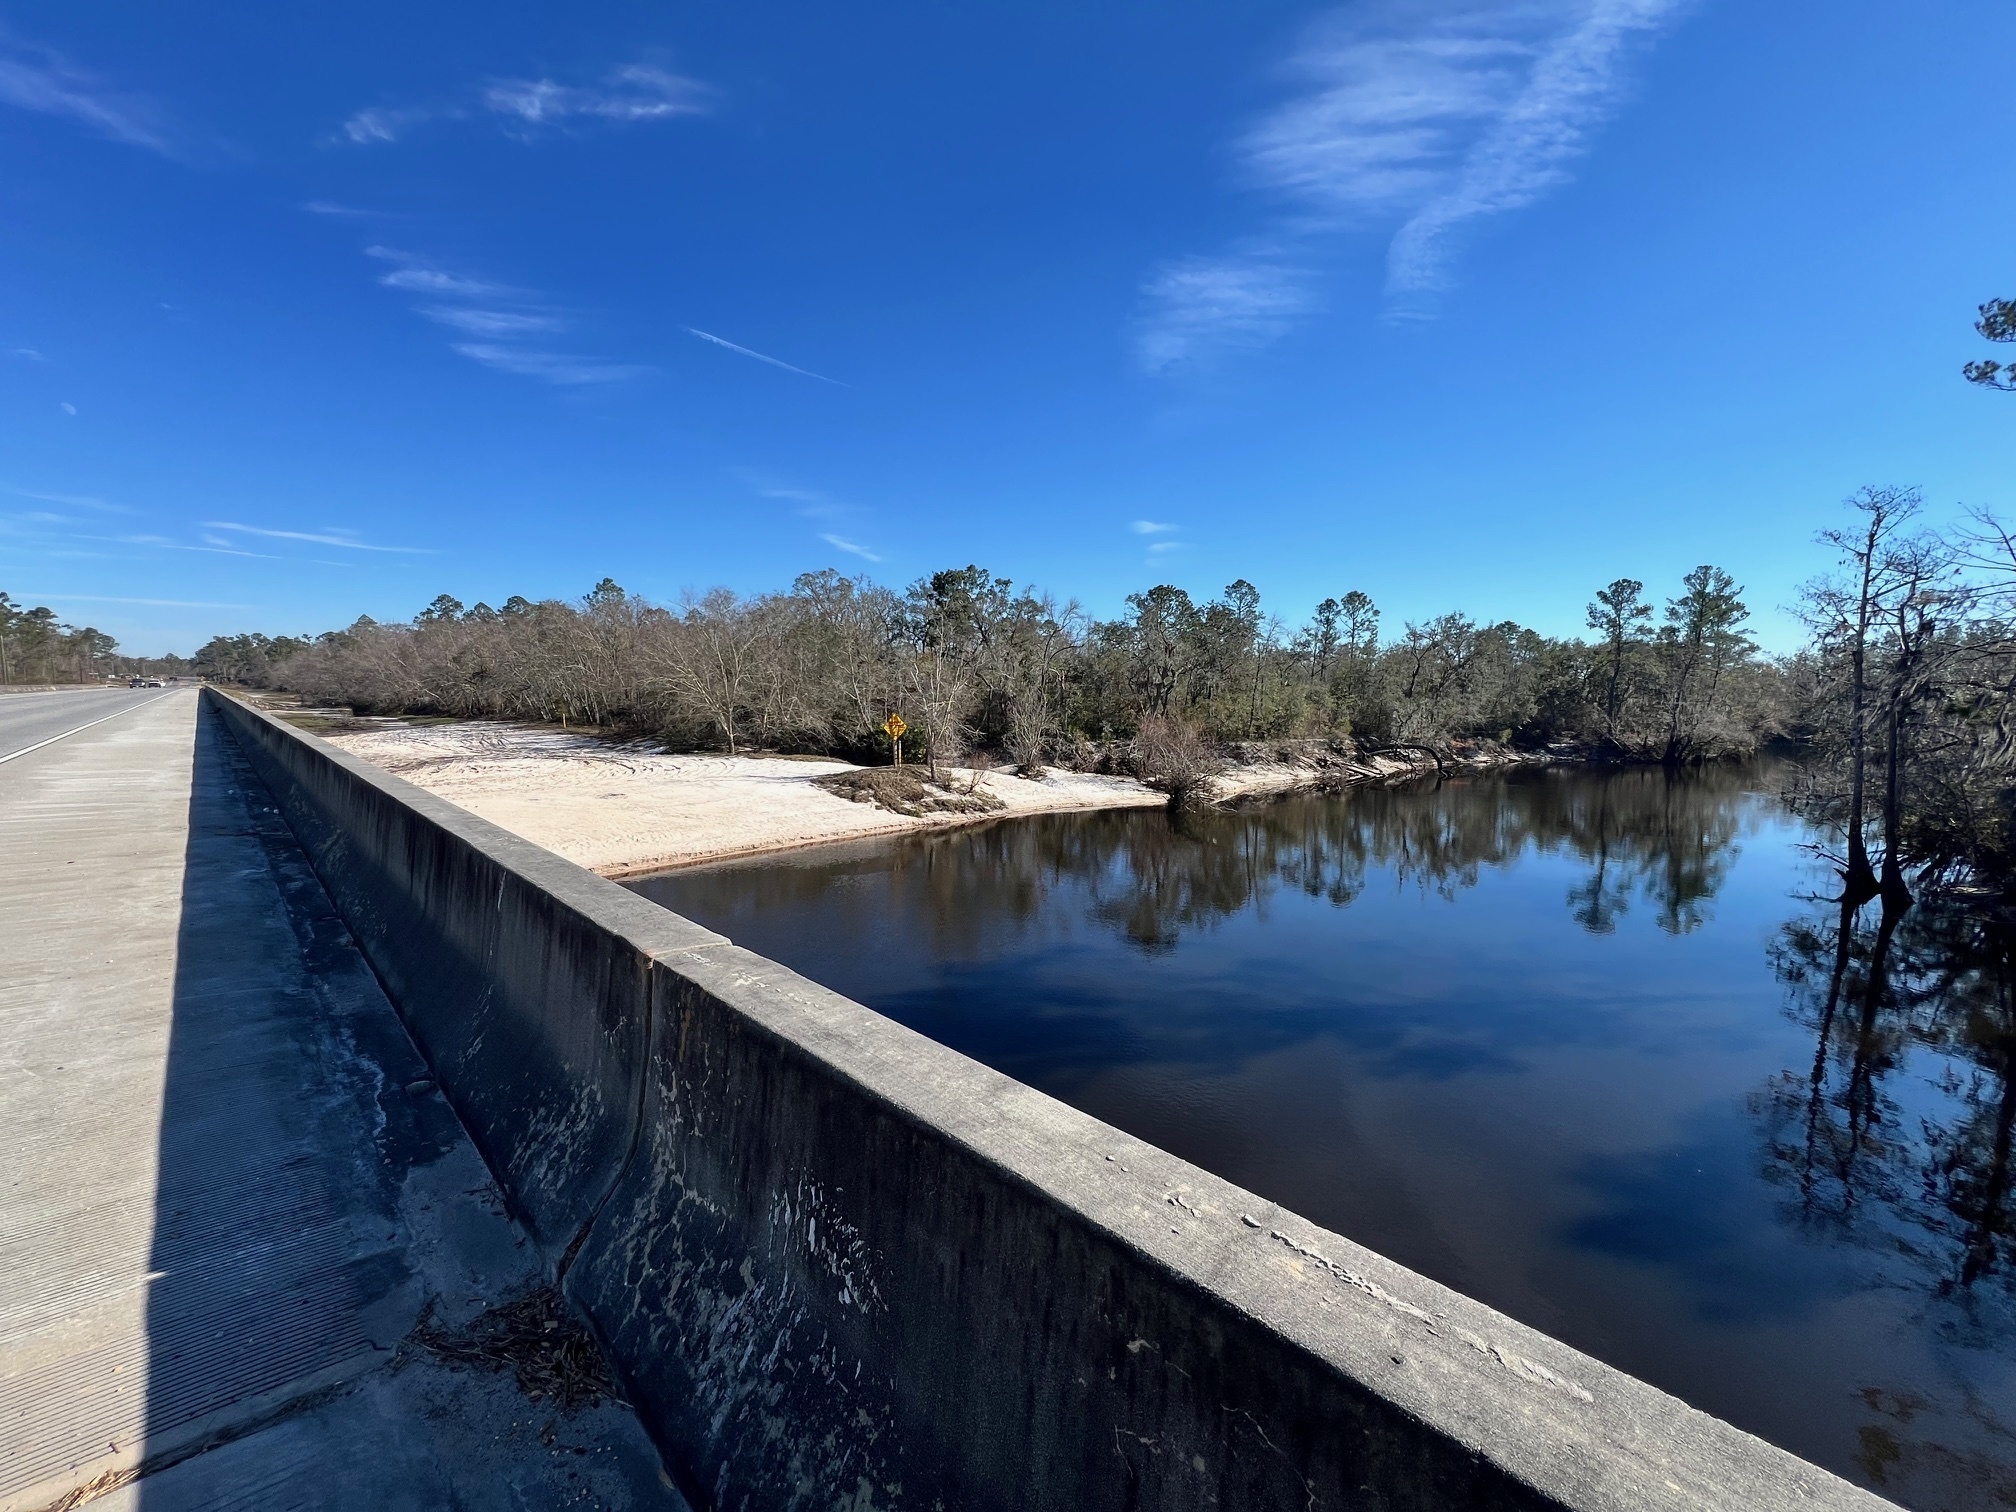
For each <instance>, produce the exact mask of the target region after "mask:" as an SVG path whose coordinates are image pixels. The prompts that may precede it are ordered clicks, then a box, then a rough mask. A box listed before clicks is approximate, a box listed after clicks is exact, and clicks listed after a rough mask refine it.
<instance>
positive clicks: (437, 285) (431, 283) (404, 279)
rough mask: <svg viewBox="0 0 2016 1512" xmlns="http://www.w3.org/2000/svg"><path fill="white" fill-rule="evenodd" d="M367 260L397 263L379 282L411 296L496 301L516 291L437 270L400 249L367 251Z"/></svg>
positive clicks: (373, 249) (383, 248)
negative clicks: (371, 258)
mask: <svg viewBox="0 0 2016 1512" xmlns="http://www.w3.org/2000/svg"><path fill="white" fill-rule="evenodd" d="M364 255H365V256H366V257H375V258H377V259H379V260H380V261H381V262H389V263H397V264H398V266H397V267H395V268H394V269H393V270H392V271H391V272H390V273H386V274H382V275H381V276H380V277H379V279H378V282H380V283H381V284H383V285H385V287H386V288H388V289H404V290H405V291H407V292H408V293H412V294H433V295H437V296H441V297H445V298H454V299H496V298H499V297H502V296H506V295H509V294H511V293H513V292H514V291H513V290H511V289H508V288H506V287H505V286H504V285H503V284H495V283H486V282H485V281H484V280H482V279H480V278H470V277H469V276H468V275H466V274H462V273H451V272H449V271H448V270H447V269H445V268H441V267H437V266H435V265H434V264H433V263H432V262H430V261H429V260H428V259H427V258H424V257H420V256H417V255H416V254H414V253H411V252H402V251H400V250H399V249H398V248H397V247H366V248H365V249H364Z"/></svg>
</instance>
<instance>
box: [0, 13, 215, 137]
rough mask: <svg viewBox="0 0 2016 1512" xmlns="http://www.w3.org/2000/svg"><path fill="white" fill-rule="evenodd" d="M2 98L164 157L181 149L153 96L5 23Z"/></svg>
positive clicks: (0, 29) (0, 55)
mask: <svg viewBox="0 0 2016 1512" xmlns="http://www.w3.org/2000/svg"><path fill="white" fill-rule="evenodd" d="M0 104H6V105H12V106H15V107H16V108H18V109H21V110H32V111H36V112H38V113H40V114H43V115H53V116H64V117H67V118H68V119H70V120H72V121H76V122H79V123H80V124H82V125H84V126H87V127H89V128H90V129H91V130H93V131H95V132H96V133H97V134H98V135H100V136H102V137H108V138H110V139H111V140H112V141H115V142H124V143H125V144H126V145H127V146H129V147H144V148H145V149H146V150H147V151H149V152H158V153H160V154H161V156H163V157H171V158H172V157H179V156H180V155H181V154H180V152H179V151H178V149H177V147H176V144H175V143H174V142H173V141H172V140H171V138H170V134H169V132H168V130H167V128H166V126H165V124H164V122H163V119H162V116H161V112H160V110H159V109H158V108H157V107H156V106H155V105H154V103H153V102H152V101H150V100H148V99H147V98H145V97H144V96H142V95H137V94H134V93H131V92H129V91H125V90H120V89H116V88H114V87H112V86H111V85H109V84H107V83H105V82H104V81H103V80H101V79H98V78H96V77H94V76H93V75H91V74H89V73H86V72H85V71H83V70H82V69H79V68H76V67H73V66H72V65H71V64H70V63H69V62H68V61H67V60H66V59H64V58H63V57H62V56H61V55H60V54H58V53H56V52H53V51H51V50H50V49H49V48H46V47H40V46H37V45H35V44H34V43H30V42H24V41H22V40H20V39H19V38H17V37H15V36H14V35H13V34H12V33H11V32H9V31H8V30H6V28H5V27H4V26H0Z"/></svg>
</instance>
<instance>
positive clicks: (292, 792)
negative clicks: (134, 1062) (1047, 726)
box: [204, 691, 1890, 1512]
mask: <svg viewBox="0 0 2016 1512" xmlns="http://www.w3.org/2000/svg"><path fill="white" fill-rule="evenodd" d="M204 701H205V706H206V708H208V709H210V710H211V711H213V712H214V713H215V714H216V715H218V716H219V717H221V718H223V719H224V720H225V722H226V724H227V726H228V727H229V728H230V729H231V730H232V731H233V733H234V734H235V735H236V736H237V738H238V740H239V743H240V744H241V746H242V747H243V748H244V749H245V751H246V753H247V755H248V756H249V757H250V759H251V761H252V763H253V765H254V767H255V769H256V770H258V772H259V773H260V775H261V777H262V779H263V780H264V781H265V783H266V785H267V786H268V788H270V789H271V791H272V793H273V796H274V798H275V800H276V801H277V802H278V804H279V806H280V808H281V810H282V812H283V813H285V814H286V816H287V819H288V822H289V823H290V825H292V827H293V829H294V832H295V834H296V835H297V836H298V837H299V839H300V840H301V842H302V844H303V846H304V847H305V848H306V850H307V852H308V854H309V857H310V858H311V860H312V861H313V863H314V866H315V868H316V870H317V872H318V873H319V874H320V876H321V878H322V880H323V883H324V885H325V886H326V887H327V888H328V891H329V894H330V896H331V898H332V899H333V901H334V902H335V904H336V906H337V908H338V909H339V910H340V911H341V912H342V914H343V916H344V918H345V919H346V920H347V921H348V923H349V926H350V929H351V932H352V933H353V934H354V935H355V937H356V939H357V941H358V943H359V945H360V946H361V948H362V949H363V951H364V953H365V955H366V956H367V957H368V959H369V960H370V961H371V963H372V965H373V966H374V968H375V969H376V970H377V972H378V974H379V977H380V979H381V981H382V982H383V983H384V985H385V988H386V991H387V993H388V995H389V996H390V998H391V999H392V1002H393V1003H394V1005H395V1006H396V1007H397V1008H398V1010H399V1012H400V1014H401V1015H402V1017H403V1018H404V1019H405V1021H406V1023H407V1026H408V1027H409V1029H410V1030H411V1032H412V1034H413V1037H414V1039H415V1040H416V1041H417V1042H418V1043H419V1045H420V1047H421V1049H422V1051H423V1052H424V1053H425V1055H426V1056H427V1058H428V1060H429V1062H430V1063H431V1064H432V1065H433V1067H434V1070H435V1072H436V1075H437V1076H438V1078H439V1080H440V1084H441V1086H442V1088H443V1089H444V1091H445V1092H446V1094H447V1095H448V1097H449V1098H450V1100H451V1101H452V1102H453V1104H454V1105H455V1107H456V1109H457V1111H458V1112H459V1113H460V1115H461V1117H462V1119H463V1121H464V1123H465V1124H466V1125H467V1126H468V1128H469V1131H470V1133H471V1135H472V1136H473V1137H474V1139H475V1141H476V1143H477V1145H478V1147H479V1148H480V1149H481V1150H482V1152H483V1154H484V1157H485V1158H486V1159H487V1160H488V1161H489V1163H490V1166H491V1169H492V1170H493V1171H494V1172H495V1174H496V1176H497V1178H498V1180H499V1182H500V1184H501V1185H502V1186H503V1188H504V1190H505V1192H506V1194H507V1197H508V1199H509V1201H510V1202H511V1204H512V1206H513V1208H514V1209H515V1211H516V1213H517V1215H518V1216H519V1218H520V1219H521V1221H522V1222H523V1223H524V1225H525V1227H526V1229H527V1230H528V1231H529V1232H530V1233H531V1235H532V1236H533V1238H534V1239H535V1240H536V1242H537V1243H538V1244H539V1245H540V1246H541V1247H542V1249H543V1250H544V1253H545V1255H546V1257H547V1260H548V1262H549V1263H550V1264H551V1266H552V1267H553V1269H554V1272H555V1274H556V1275H557V1276H558V1277H559V1279H560V1281H561V1284H562V1287H563V1289H564V1290H565V1292H566V1294H567V1295H568V1297H569V1298H570V1299H571V1300H572V1301H573V1302H574V1303H575V1304H576V1305H577V1306H578V1307H579V1308H580V1309H581V1311H582V1312H583V1313H584V1315H585V1316H586V1317H587V1318H588V1320H589V1321H590V1323H591V1325H592V1326H593V1327H594V1328H595V1330H596V1331H597V1333H598V1334H599V1335H600V1337H601V1339H602V1341H603V1343H604V1346H605V1347H606V1349H607V1351H608V1353H609V1355H610V1358H611V1360H612V1362H613V1364H614V1366H615V1368H616V1370H617V1372H618V1373H619V1375H620V1376H621V1377H622V1379H623V1382H624V1384H625V1387H626V1389H627V1391H628V1393H629V1395H630V1399H631V1400H632V1401H633V1402H634V1403H636V1405H637V1407H638V1410H639V1412H640V1414H641V1415H642V1416H643V1418H644V1421H645V1424H646V1426H647V1427H648V1428H649V1430H650V1431H651V1433H652V1434H653V1436H654V1437H655V1438H656V1440H657V1442H658V1444H659V1446H660V1448H661V1450H662V1452H663V1453H664V1456H665V1459H666V1463H667V1465H668V1467H669V1468H670V1469H671V1471H672V1472H673V1474H674V1475H675V1477H676V1478H677V1479H678V1480H679V1482H680V1484H681V1486H682V1489H683V1490H684V1491H685V1492H686V1494H687V1495H688V1497H689V1498H690V1499H691V1500H692V1501H693V1502H694V1504H695V1506H696V1507H701V1508H711V1507H718V1508H748V1509H769V1508H801V1507H802V1508H811V1507H837V1506H846V1507H850V1508H863V1509H865V1508H870V1507H873V1508H892V1509H894V1508H918V1509H924V1508H950V1509H960V1512H965V1509H981V1508H1002V1509H1007V1508H1017V1509H1057V1512H1067V1509H1068V1512H1086V1509H1103V1508H1136V1507H1168V1508H1193V1507H1224V1508H1232V1507H1238V1508H1270V1509H1271V1508H1277V1507H1278V1508H1282V1509H1284V1512H1285V1509H1294V1512H1303V1509H1314V1508H1354V1509H1355V1508H1379V1509H1382V1512H1431V1509H1433V1512H1441V1509H1454V1508H1462V1509H1466V1512H1470V1509H1494V1512H1497V1509H1505V1512H1509V1509H1527V1508H1536V1509H1537V1508H1558V1509H1573V1512H1667V1509H1671V1512H1678V1509H1688V1512H1703V1509H1711V1508H1712V1509H1718V1512H1720V1509H1742V1512H1780V1509H1787V1512H1789V1509H1793V1508H1797V1509H1801V1512H1816V1509H1827V1512H1834V1509H1840V1512H1848V1509H1861V1512H1868V1509H1875V1508H1882V1507H1888V1506H1889V1505H1890V1504H1889V1503H1887V1502H1884V1501H1882V1500H1881V1499H1879V1498H1877V1497H1875V1496H1873V1495H1871V1494H1869V1493H1867V1492H1865V1491H1862V1490H1860V1489H1858V1488H1856V1487H1854V1486H1852V1485H1850V1484H1849V1483H1847V1482H1845V1481H1843V1480H1840V1479H1839V1478H1837V1477H1835V1476H1833V1475H1830V1474H1828V1473H1827V1472H1825V1471H1822V1470H1820V1469H1818V1468H1816V1467H1814V1466H1812V1465H1809V1464H1807V1463H1805V1462H1804V1461H1802V1460H1799V1459H1797V1458H1795V1457H1793V1456H1792V1455H1790V1454H1787V1453H1785V1452H1783V1451H1781V1450H1779V1449H1776V1448H1773V1447H1771V1446H1770V1445H1768V1444H1765V1443H1764V1442H1762V1441H1761V1440H1759V1439H1756V1438H1753V1437H1751V1436H1750V1435H1748V1434H1745V1433H1742V1432H1739V1431H1738V1430H1737V1429H1735V1428H1732V1427H1730V1426H1729V1425H1728V1424H1726V1423H1722V1422H1720V1421H1718V1420H1716V1419H1713V1418H1710V1417H1708V1416H1707V1415H1705V1414H1703V1413H1700V1412H1696V1411H1694V1410H1693V1409H1691V1408H1689V1407H1687V1406H1686V1405H1685V1404H1683V1403H1681V1402H1679V1401H1677V1400H1675V1399H1674V1398H1672V1397H1670V1396H1667V1395H1665V1394H1663V1393H1661V1392H1659V1391H1656V1390H1654V1389H1653V1388H1652V1387H1650V1386H1647V1385H1645V1384H1644V1383H1643V1382H1641V1381H1638V1380H1635V1379H1633V1378H1631V1377H1629V1376H1626V1375H1624V1374H1622V1373H1621V1372H1618V1371H1615V1370H1612V1369H1610V1368H1609V1367H1607V1366H1605V1365H1603V1364H1601V1363H1599V1362H1598V1361H1596V1360H1593V1359H1591V1358H1589V1357H1588V1356H1586V1355H1582V1354H1579V1353H1577V1352H1576V1351H1575V1350H1572V1349H1570V1348H1568V1347H1567V1346H1566V1345H1564V1344H1562V1343H1560V1342H1559V1341H1557V1340H1554V1339H1551V1338H1548V1337H1547V1336H1545V1335H1544V1334H1540V1333H1537V1332H1535V1331H1534V1330H1532V1329H1530V1328H1526V1327H1524V1326H1523V1325H1521V1324H1519V1323H1517V1322H1514V1321H1513V1320H1512V1319H1510V1318H1507V1317H1505V1316H1503V1315H1502V1314H1499V1313H1496V1312H1493V1311H1492V1310H1491V1309H1489V1308H1487V1307H1485V1306H1483V1305H1482V1304H1480V1303H1477V1302H1474V1301H1472V1300H1470V1299H1469V1298H1467V1297H1464V1296H1461V1295H1459V1294H1458V1293H1455V1292H1452V1291H1450V1290H1448V1289H1447V1288H1446V1287H1442V1286H1439V1285H1437V1284H1435V1283H1434V1282H1432V1281H1429V1280H1427V1279H1426V1278H1425V1277H1422V1276H1419V1275H1416V1274H1414V1273H1413V1272H1411V1271H1408V1270H1406V1269H1404V1268H1403V1267H1401V1266H1398V1265H1394V1264H1392V1263H1391V1262H1389V1261H1387V1260H1385V1259H1383V1258H1381V1257H1380V1256H1378V1255H1375V1254H1373V1253H1372V1252H1370V1251H1368V1250H1365V1249H1363V1248H1361V1247H1359V1246H1357V1245H1355V1244H1352V1243H1351V1242H1350V1241H1349V1240H1347V1239H1344V1238H1341V1237H1340V1236H1338V1235H1336V1234H1332V1233H1328V1232H1326V1231H1324V1230H1322V1229H1319V1228H1317V1227H1316V1226H1315V1225H1313V1224H1310V1223H1307V1222H1305V1221H1304V1220H1302V1219H1300V1218H1298V1217H1296V1216H1295V1215H1294V1214H1292V1213H1289V1212H1286V1211H1284V1210H1282V1209H1280V1208H1277V1207H1274V1206H1272V1205H1271V1204H1268V1203H1266V1202H1264V1201H1263V1200H1261V1199H1260V1198H1258V1197H1256V1196H1254V1195H1253V1194H1251V1193H1249V1192H1245V1191H1242V1190H1241V1189H1239V1188H1238V1187H1235V1186H1233V1185H1231V1184H1230V1183H1228V1182H1225V1181H1221V1180H1219V1179H1218V1178H1216V1177H1214V1176H1212V1175H1210V1174H1209V1173H1207V1172H1205V1171H1203V1170H1200V1169H1199V1168H1197V1167H1195V1166H1192V1165H1188V1164H1186V1163H1185V1162H1183V1161H1180V1160H1178V1159H1176V1158H1175V1157H1173V1156H1171V1155H1168V1154H1166V1153H1165V1152H1163V1151H1161V1150H1158V1149H1156V1148H1154V1147H1153V1146H1151V1145H1147V1144H1144V1143H1142V1142H1141V1141H1139V1140H1136V1139H1132V1138H1130V1137H1128V1136H1127V1135H1125V1134H1122V1133H1120V1132H1119V1131H1117V1130H1115V1129H1113V1128H1110V1127H1109V1126H1107V1125H1105V1124H1103V1123H1100V1122H1099V1121H1098V1120H1096V1119H1093V1118H1090V1117H1088V1116H1086V1115H1084V1114H1082V1113H1079V1112H1076V1111H1075V1110H1073V1109H1071V1108H1068V1107H1066V1106H1065V1105H1063V1104H1062V1103H1059V1102H1057V1101H1055V1100H1054V1099H1052V1098H1049V1097H1047V1096H1045V1095H1043V1094H1042V1093H1039V1092H1037V1091H1035V1090H1033V1089H1032V1088H1029V1087H1025V1086H1023V1085H1021V1084H1020V1083H1018V1082H1015V1081H1013V1080H1011V1079H1009V1078H1007V1077H1005V1076H1001V1075H999V1074H998V1073H996V1072H993V1071H991V1070H989V1069H987V1068H986V1067H984V1066H981V1065H979V1064H978V1063H976V1062H974V1061H971V1060H968V1059H966V1058H965V1057H964V1056H961V1055H959V1054H957V1053H955V1052H953V1051H951V1050H948V1049H946V1048H945V1047H944V1046H942V1045H939V1044H936V1043H935V1042H933V1041H931V1040H928V1039H925V1038H924V1037H923V1036H921V1035H918V1034H915V1033H913V1032H912V1031H910V1030H908V1029H905V1028H903V1027H901V1026H900V1025H897V1024H895V1023H892V1022H890V1021H889V1020H887V1019H884V1018H882V1017H881V1016H880V1015H878V1014H875V1013H873V1012H871V1011H870V1010H868V1009H866V1008H864V1007H862V1006H861V1005H860V1004H858V1003H854V1002H851V1001H849V1000H848V999H846V998H843V997H841V996H839V995H838V994H836V993H833V992H829V991H827V990H826V989H824V988H822V987H820V986H818V985H817V984H816V983H813V982H810V981H807V980H806V979H805V978H803V977H800V976H798V975H796V974H794V973H792V972H790V971H788V970H786V969H784V968H783V967H781V966H778V965H776V964H775V963H773V962H770V961H767V960H764V959H763V958H761V957H759V956H756V955H753V954H751V953H750V952H748V951H745V950H742V949H739V948H737V947H736V946H735V945H733V944H731V943H730V942H729V941H728V940H726V939H724V938H722V937H721V936H720V935H717V934H714V933H712V932H710V931H708V930H705V929H702V928H700V927H699V926H698V925H695V924H693V923H691V922H689V921H687V920H685V919H681V918H679V917H677V916H676V915H673V914H671V913H668V912H666V911H665V910H663V909H661V908H659V907H657V906H656V905H655V904H651V903H649V902H646V901H645V900H644V899H642V898H640V897H638V896H637V895H635V894H634V893H631V892H628V891H626V890H625V889H623V888H621V887H618V886H616V885H615V884H614V883H610V882H606V881H604V880H602V879H601V878H599V877H596V876H594V875H593V874H591V873H589V872H587V871H584V870H582V869H581V868H579V867H576V866H574V865H573V864H571V863H569V862H566V861H563V860H561V859H560V858H559V857H558V856H555V855H553V854H552V853H551V852H548V851H545V850H542V849H540V848H539V847H537V846H535V845H533V844H531V843H530V842H528V841H525V840H522V839H519V838H518V837H517V836H515V835H511V834H509V833H507V832H506V831H503V830H501V829H498V828H497V827H496V826H494V825H492V824H489V823H487V822H486V821H484V820H481V819H478V818H476V817H475V816H474V815H471V814H469V813H467V812H465V811H463V810H461V809H458V808H456V807H454V806H453V805H452V804H449V803H447V802H445V801H444V800H442V799H439V798H436V797H434V796H432V795H431V794H428V793H424V792H421V791H420V790H418V789H417V788H414V787H412V786H411V785H409V784H407V783H404V782H401V781H400V780H399V779H397V778H395V777H392V776H390V775H388V774H386V773H384V772H382V771H379V770H377V769H376V768H373V767H371V766H368V765H366V764H365V763H363V762H360V761H358V760H356V759H354V758H352V757H350V756H348V755H346V754H345V753H343V752H342V751H339V750H337V749H336V748H335V747H333V746H330V745H329V744H327V743H326V742H323V741H320V740H317V739H315V738H314V737H313V736H310V735H307V734H305V733H303V732H301V731H299V730H296V729H294V728H292V727H290V726H288V725H286V724H285V723H283V722H281V721H280V720H278V719H275V718H274V717H273V716H271V715H268V714H265V713H263V712H261V711H259V710H256V709H253V708H250V707H247V706H246V705H244V704H241V703H238V702H236V701H233V700H231V699H228V698H225V697H222V696H220V695H219V694H217V693H216V692H214V691H206V692H205V694H204Z"/></svg>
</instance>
